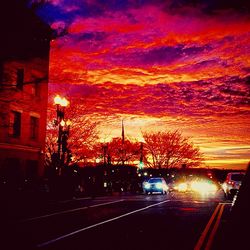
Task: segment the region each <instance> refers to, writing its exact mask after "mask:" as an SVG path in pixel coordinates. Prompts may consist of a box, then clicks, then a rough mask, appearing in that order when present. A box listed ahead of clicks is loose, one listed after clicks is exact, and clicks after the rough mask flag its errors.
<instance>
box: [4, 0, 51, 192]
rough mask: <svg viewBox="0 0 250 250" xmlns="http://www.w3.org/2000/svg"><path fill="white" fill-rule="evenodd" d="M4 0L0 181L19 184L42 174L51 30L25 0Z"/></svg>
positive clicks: (14, 184) (12, 184)
mask: <svg viewBox="0 0 250 250" xmlns="http://www.w3.org/2000/svg"><path fill="white" fill-rule="evenodd" d="M3 2H4V3H0V16H1V17H0V19H1V20H0V27H1V31H3V34H2V38H1V42H0V56H1V57H0V177H1V183H2V184H6V185H8V184H10V185H11V186H13V187H14V186H16V187H21V186H22V185H23V183H25V182H31V183H32V182H34V181H36V180H37V178H38V177H39V176H41V175H43V169H44V162H43V161H44V148H45V136H46V117H47V102H48V72H49V49H50V40H51V30H50V28H49V26H47V25H46V24H45V23H43V22H42V21H41V20H40V19H39V18H38V17H37V16H36V15H35V14H34V13H33V11H32V10H31V9H29V8H27V7H26V6H25V1H17V0H11V1H3ZM6 2H8V3H6Z"/></svg>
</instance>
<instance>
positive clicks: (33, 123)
mask: <svg viewBox="0 0 250 250" xmlns="http://www.w3.org/2000/svg"><path fill="white" fill-rule="evenodd" d="M38 125H39V118H37V117H34V116H31V117H30V139H32V140H37V138H38Z"/></svg>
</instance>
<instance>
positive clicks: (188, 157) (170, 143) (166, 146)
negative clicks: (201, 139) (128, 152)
mask: <svg viewBox="0 0 250 250" xmlns="http://www.w3.org/2000/svg"><path fill="white" fill-rule="evenodd" d="M143 137H144V140H145V146H144V148H145V154H146V157H145V158H146V159H147V162H146V164H147V165H148V166H150V167H153V168H162V167H163V168H171V167H180V166H181V165H183V164H185V165H186V166H187V167H190V166H192V167H196V166H199V165H200V164H201V162H202V154H201V153H200V150H199V148H198V147H195V146H194V145H193V143H191V142H190V141H189V140H188V138H185V137H183V136H182V134H181V133H180V132H179V131H177V130H176V131H174V132H171V131H169V132H152V133H150V132H144V133H143Z"/></svg>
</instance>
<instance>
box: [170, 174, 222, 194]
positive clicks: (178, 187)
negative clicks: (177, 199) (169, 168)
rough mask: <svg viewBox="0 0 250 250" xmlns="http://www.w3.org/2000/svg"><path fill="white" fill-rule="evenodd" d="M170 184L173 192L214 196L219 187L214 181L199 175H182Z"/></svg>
mask: <svg viewBox="0 0 250 250" xmlns="http://www.w3.org/2000/svg"><path fill="white" fill-rule="evenodd" d="M172 186H173V191H175V192H179V193H192V194H194V195H196V194H199V195H202V196H204V195H205V196H214V195H216V194H217V191H218V189H219V188H218V184H217V183H216V181H214V180H211V179H210V178H207V177H205V176H199V175H189V176H182V177H181V178H179V179H177V180H176V181H175V182H174V184H173V185H172Z"/></svg>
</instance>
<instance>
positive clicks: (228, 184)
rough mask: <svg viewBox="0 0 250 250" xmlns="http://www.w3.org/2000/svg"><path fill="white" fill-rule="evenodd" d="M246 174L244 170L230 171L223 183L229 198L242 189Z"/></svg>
mask: <svg viewBox="0 0 250 250" xmlns="http://www.w3.org/2000/svg"><path fill="white" fill-rule="evenodd" d="M244 176H245V173H244V172H230V173H228V174H227V177H226V180H225V182H224V183H223V184H222V188H223V190H224V193H225V196H226V198H227V199H232V198H233V196H234V195H235V194H236V193H237V191H238V190H239V189H240V185H241V182H242V180H243V178H244Z"/></svg>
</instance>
